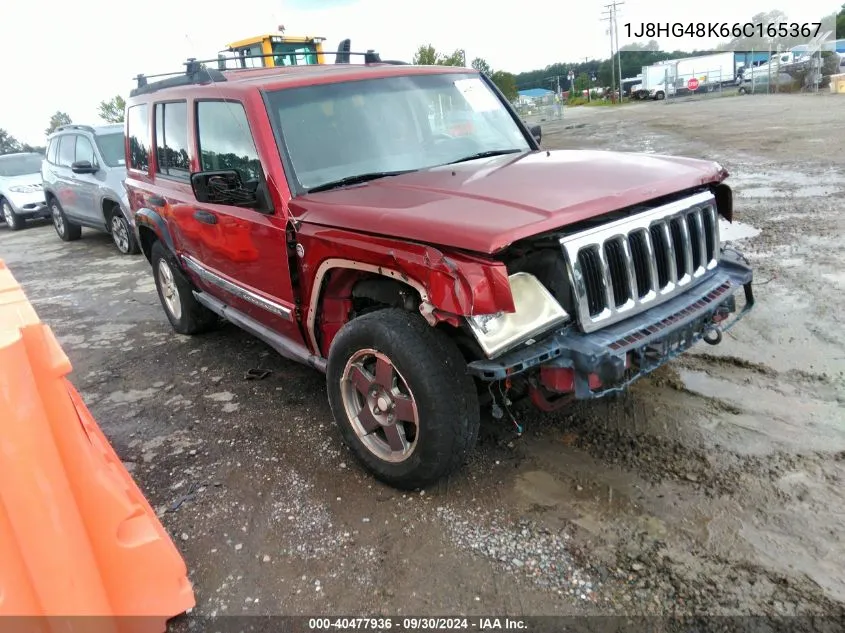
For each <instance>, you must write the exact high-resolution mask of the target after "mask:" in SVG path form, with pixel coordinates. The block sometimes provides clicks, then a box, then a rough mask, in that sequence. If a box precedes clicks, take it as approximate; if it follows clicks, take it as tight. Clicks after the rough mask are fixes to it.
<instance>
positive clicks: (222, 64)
mask: <svg viewBox="0 0 845 633" xmlns="http://www.w3.org/2000/svg"><path fill="white" fill-rule="evenodd" d="M306 55H335V56H336V58H337V59H336V61H335V63H337V64H348V63H350V62H349V58H350V57H351V56H353V55H355V56H358V57H363V58H364V63H365V64H394V65H400V64H401V65H406V64H407V62H401V61H396V60H383V59H382V58H381V56H380V55H379V54H378V53H377V52H376V51H374V50H368V51H366V52H355V51H348V50H339V51H323V52H321V53H316V52H314V51H295V52H290V53H260V54H257V55H238V54H236V55H233V56H231V57H227V56H225V55H222V54H220V55H218V56H217V58H216V59H202V60H198V61H197V63H198V64H210V63H212V62H217V68H218V70H238V69H235V68H228V69H227V68H226V62H230V61H233V62H238V61H241V60H246V59H264V58H265V57H304V56H306ZM251 68H252V67H247V70H249V69H251ZM259 68H261V67H260V66H259ZM281 68H284V66H281Z"/></svg>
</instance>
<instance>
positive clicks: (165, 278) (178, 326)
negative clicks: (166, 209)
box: [150, 241, 218, 334]
mask: <svg viewBox="0 0 845 633" xmlns="http://www.w3.org/2000/svg"><path fill="white" fill-rule="evenodd" d="M150 261H151V262H152V265H153V277H154V278H155V283H156V290H157V291H158V298H159V300H160V301H161V306H162V307H163V308H164V313H165V314H166V315H167V319H168V320H169V321H170V324H171V325H172V326H173V329H174V330H176V331H177V332H178V333H179V334H200V333H202V332H206V331H208V330H210V329H211V328H212V327H214V326H215V325H216V324H217V322H218V317H217V315H216V314H214V313H213V312H212V311H211V310H209V309H208V308H206V307H205V306H204V305H202V304H201V303H200V302H199V301H197V300H196V298H195V297H194V292H193V287H192V286H191V283H190V282H189V281H188V279H187V278H186V277H185V275H184V274H183V273H182V271H181V269H180V268H179V264H178V263H177V262H176V258H175V257H174V256H173V255H172V254H171V253H170V251H168V250H167V249H166V248H164V246H162V245H161V242H158V241H157V242H155V243H154V244H153V248H152V251H151V252H150Z"/></svg>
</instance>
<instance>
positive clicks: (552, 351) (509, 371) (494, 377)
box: [467, 251, 754, 399]
mask: <svg viewBox="0 0 845 633" xmlns="http://www.w3.org/2000/svg"><path fill="white" fill-rule="evenodd" d="M752 277H753V274H752V270H751V268H750V267H749V266H748V265H747V264H745V263H744V262H743V260H742V256H741V255H739V254H738V253H736V252H734V251H725V253H724V254H723V256H722V259H721V260H720V261H719V265H718V266H717V267H716V268H715V269H714V271H713V274H712V275H710V276H709V277H707V278H706V279H705V280H703V281H702V282H700V283H699V284H697V285H696V286H694V287H693V288H690V289H689V290H688V291H686V292H685V293H683V294H680V295H678V296H676V297H673V298H672V299H670V300H669V301H667V302H665V303H663V304H661V305H659V306H655V307H653V308H650V309H649V310H646V311H645V312H642V313H640V314H638V315H636V316H633V317H631V318H629V319H626V320H625V321H621V322H619V323H616V324H614V325H611V326H608V327H606V328H604V329H601V330H598V331H596V332H592V333H590V334H584V333H582V332H579V331H577V330H576V329H575V328H573V327H571V326H568V327H566V328H563V329H561V330H558V331H557V332H554V333H552V334H551V335H549V336H547V337H546V338H545V339H541V340H539V341H537V342H536V343H534V344H533V345H531V346H528V347H523V348H520V349H517V350H514V351H512V352H509V353H507V354H505V355H504V356H501V357H499V358H496V359H495V360H487V359H485V360H478V361H473V362H471V363H469V364H468V366H467V367H468V370H469V373H470V374H471V375H473V376H475V377H477V378H479V379H480V380H483V381H487V382H492V381H498V380H507V379H510V378H513V377H515V376H518V375H520V374H524V373H526V372H529V371H531V370H535V369H540V370H542V371H545V372H546V373H553V372H554V370H567V372H568V373H570V374H571V375H572V376H573V378H574V380H573V381H572V387H573V388H572V389H571V393H573V395H574V396H575V398H577V399H589V398H597V397H601V396H605V395H608V394H610V393H613V392H618V391H621V390H623V389H625V388H626V387H627V386H628V385H630V384H631V383H632V382H634V381H635V380H637V379H639V378H641V377H642V376H645V375H647V374H649V373H651V372H652V371H654V370H655V369H657V368H658V367H660V366H661V365H664V364H665V363H667V362H668V361H669V360H671V359H672V358H675V357H676V356H678V355H679V354H681V353H683V352H685V351H687V350H688V349H689V348H690V347H692V346H693V345H695V344H696V343H697V342H698V341H700V340H701V339H702V338H705V337H708V338H710V337H715V336H717V332H726V331H728V330H729V329H731V328H732V327H733V326H734V325H735V324H736V323H737V322H738V321H739V320H740V319H741V318H742V317H744V316H745V315H746V314H747V313H748V311H749V310H751V308H752V306H753V305H754V295H753V292H752V288H751V285H752ZM740 290H743V291H744V295H745V305H744V306H743V307H742V309H741V310H740V311H739V312H737V302H736V295H737V294H738V293H739V292H740ZM729 314H733V317H732V318H731V319H730V320H728V319H727V317H728V315H729ZM550 370H551V371H550ZM546 387H548V385H546Z"/></svg>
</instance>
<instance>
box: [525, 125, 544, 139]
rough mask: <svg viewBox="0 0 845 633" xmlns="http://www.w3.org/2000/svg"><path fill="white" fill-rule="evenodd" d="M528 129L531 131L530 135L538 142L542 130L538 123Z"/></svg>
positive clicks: (541, 136) (541, 137)
mask: <svg viewBox="0 0 845 633" xmlns="http://www.w3.org/2000/svg"><path fill="white" fill-rule="evenodd" d="M528 129H529V131H530V132H531V136H533V137H534V140H535V141H537V142H538V143H539V142H540V141H542V140H543V131H542V130H541V129H540V126H539V125H533V126H531V127H530V128H528Z"/></svg>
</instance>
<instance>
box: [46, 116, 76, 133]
mask: <svg viewBox="0 0 845 633" xmlns="http://www.w3.org/2000/svg"><path fill="white" fill-rule="evenodd" d="M71 123H73V121H71V120H70V116H69V115H68V114H67V113H66V112H60V111H58V110H57V111H56V113H55V114H54V115H53V116H51V117H50V125H49V126H47V129H46V130H44V134H45V135H48V136H49V135H50V134H52V133H53V132H55V131H56V128H58V127H60V126H62V125H69V124H71Z"/></svg>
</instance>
